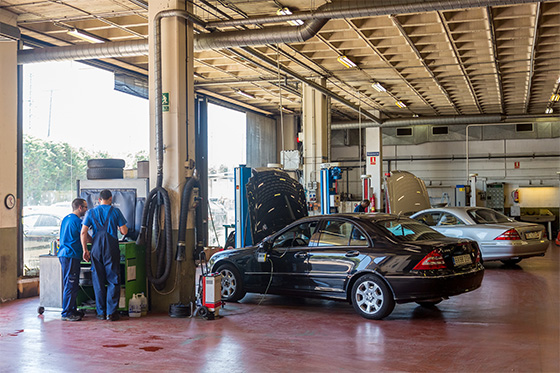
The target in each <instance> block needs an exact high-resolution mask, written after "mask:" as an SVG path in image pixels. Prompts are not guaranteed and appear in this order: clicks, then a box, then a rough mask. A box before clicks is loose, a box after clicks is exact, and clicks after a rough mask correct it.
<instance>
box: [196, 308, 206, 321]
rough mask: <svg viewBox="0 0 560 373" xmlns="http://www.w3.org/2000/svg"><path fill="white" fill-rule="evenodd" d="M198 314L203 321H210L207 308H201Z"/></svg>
mask: <svg viewBox="0 0 560 373" xmlns="http://www.w3.org/2000/svg"><path fill="white" fill-rule="evenodd" d="M198 314H199V315H200V317H202V318H203V319H208V308H207V307H205V306H202V307H200V309H199V310H198Z"/></svg>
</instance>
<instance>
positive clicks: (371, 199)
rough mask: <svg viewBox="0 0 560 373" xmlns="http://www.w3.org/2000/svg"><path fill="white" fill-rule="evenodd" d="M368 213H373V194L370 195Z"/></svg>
mask: <svg viewBox="0 0 560 373" xmlns="http://www.w3.org/2000/svg"><path fill="white" fill-rule="evenodd" d="M369 211H370V212H375V194H373V193H372V194H371V197H370V199H369Z"/></svg>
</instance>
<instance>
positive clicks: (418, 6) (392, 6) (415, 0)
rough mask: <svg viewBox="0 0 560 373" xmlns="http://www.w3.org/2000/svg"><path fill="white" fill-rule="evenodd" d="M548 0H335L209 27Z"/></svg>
mask: <svg viewBox="0 0 560 373" xmlns="http://www.w3.org/2000/svg"><path fill="white" fill-rule="evenodd" d="M544 1H545V0H536V1H535V0H447V1H444V0H440V1H424V0H408V1H404V2H403V1H394V0H393V1H384V2H383V4H380V2H377V1H376V2H373V1H371V0H361V1H359V0H354V1H336V2H333V3H330V4H329V3H327V4H324V5H322V6H320V7H318V8H317V9H316V10H315V11H311V12H294V13H293V14H291V15H286V16H264V17H249V18H243V19H233V20H227V21H215V22H209V23H208V27H235V26H243V25H255V24H266V23H281V22H287V21H294V20H302V21H305V20H310V19H317V18H327V19H341V18H363V17H373V16H382V15H390V14H410V13H422V12H433V11H443V10H453V9H466V8H481V7H487V6H500V5H513V4H527V3H540V2H544Z"/></svg>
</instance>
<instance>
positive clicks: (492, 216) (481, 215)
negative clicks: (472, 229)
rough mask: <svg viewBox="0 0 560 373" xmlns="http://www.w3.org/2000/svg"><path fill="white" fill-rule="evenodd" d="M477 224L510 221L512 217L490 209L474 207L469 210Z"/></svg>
mask: <svg viewBox="0 0 560 373" xmlns="http://www.w3.org/2000/svg"><path fill="white" fill-rule="evenodd" d="M467 213H468V214H469V215H470V217H471V218H473V220H474V221H475V222H476V223H477V224H495V223H509V222H511V220H510V218H508V217H507V216H505V215H504V214H500V213H499V212H497V211H494V210H490V209H472V210H469V211H467Z"/></svg>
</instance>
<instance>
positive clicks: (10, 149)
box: [0, 10, 18, 303]
mask: <svg viewBox="0 0 560 373" xmlns="http://www.w3.org/2000/svg"><path fill="white" fill-rule="evenodd" d="M0 22H2V23H5V24H9V25H12V26H16V15H15V14H12V13H10V12H7V11H4V10H0ZM0 88H1V89H0V133H1V134H2V136H1V137H0V175H1V176H0V303H2V300H9V299H15V298H16V297H17V265H18V263H17V232H18V230H17V223H18V203H17V200H15V197H16V196H17V97H18V84H17V42H16V41H0ZM12 202H15V205H12ZM12 206H13V207H12Z"/></svg>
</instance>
